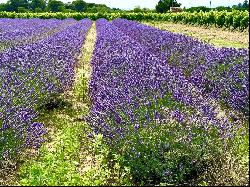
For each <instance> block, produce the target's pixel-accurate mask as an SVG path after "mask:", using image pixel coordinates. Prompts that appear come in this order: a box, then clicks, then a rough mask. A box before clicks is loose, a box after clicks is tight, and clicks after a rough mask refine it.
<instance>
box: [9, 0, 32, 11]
mask: <svg viewBox="0 0 250 187" xmlns="http://www.w3.org/2000/svg"><path fill="white" fill-rule="evenodd" d="M7 5H8V6H9V9H10V11H15V12H17V11H18V7H23V8H28V7H29V3H28V0H9V1H8V2H7Z"/></svg>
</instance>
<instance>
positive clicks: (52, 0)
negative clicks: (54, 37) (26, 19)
mask: <svg viewBox="0 0 250 187" xmlns="http://www.w3.org/2000/svg"><path fill="white" fill-rule="evenodd" d="M63 9H64V4H63V2H61V1H57V0H49V2H48V10H49V11H51V12H59V11H63Z"/></svg>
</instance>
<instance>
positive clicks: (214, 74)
mask: <svg viewBox="0 0 250 187" xmlns="http://www.w3.org/2000/svg"><path fill="white" fill-rule="evenodd" d="M112 23H113V24H114V25H115V26H117V27H118V28H119V29H120V30H121V31H122V32H124V33H125V34H126V35H128V36H130V37H131V38H133V39H134V40H136V41H137V42H139V43H140V44H141V45H143V46H145V47H147V48H148V49H149V50H150V51H151V52H152V53H154V54H156V55H157V56H158V57H159V58H163V59H167V61H168V63H169V65H171V66H174V67H178V68H179V69H180V70H181V71H182V73H183V74H184V75H185V77H186V78H188V79H189V80H190V81H191V82H192V83H193V84H194V85H196V86H197V87H198V88H199V89H200V90H202V92H203V93H204V94H206V95H209V96H210V97H213V98H215V99H217V100H219V102H222V103H223V105H226V106H227V107H230V108H231V109H234V110H237V111H240V112H243V113H244V114H245V116H249V70H248V69H249V50H248V49H234V48H216V47H214V46H211V45H209V44H206V43H203V42H200V41H198V40H197V39H193V38H191V37H188V36H185V35H180V34H174V33H171V32H168V31H162V30H160V29H156V28H154V27H150V26H146V25H143V24H140V23H138V22H135V21H129V20H125V19H116V20H114V21H113V22H112Z"/></svg>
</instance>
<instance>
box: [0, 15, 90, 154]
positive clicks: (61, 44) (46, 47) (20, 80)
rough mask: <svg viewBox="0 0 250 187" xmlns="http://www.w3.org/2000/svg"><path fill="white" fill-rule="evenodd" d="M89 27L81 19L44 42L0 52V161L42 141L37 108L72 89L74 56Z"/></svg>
mask: <svg viewBox="0 0 250 187" xmlns="http://www.w3.org/2000/svg"><path fill="white" fill-rule="evenodd" d="M38 22H39V21H38ZM67 22H68V21H66V24H68V23H67ZM70 22H71V23H72V21H70ZM31 23H32V21H31ZM62 24H63V23H62ZM91 24H92V22H91V20H89V19H84V20H81V21H79V22H75V24H71V25H70V26H68V27H66V28H65V29H63V30H61V31H59V32H57V33H55V34H53V35H51V36H49V37H48V38H47V39H43V40H40V41H37V42H34V43H31V44H28V45H21V46H18V47H13V48H9V49H7V50H6V51H4V52H3V53H0V74H1V76H0V119H1V120H0V127H1V128H0V158H1V159H4V158H6V157H9V156H11V155H13V154H14V153H16V152H18V151H20V150H21V149H22V148H24V147H29V146H32V147H39V146H40V144H41V142H43V138H42V136H43V135H44V134H45V133H46V129H45V127H44V125H43V124H40V123H37V122H35V118H36V116H37V114H38V113H37V112H38V111H37V109H38V108H39V107H40V106H41V105H43V104H46V102H48V101H49V99H50V98H51V97H54V96H55V95H58V94H60V93H62V92H63V91H65V90H67V89H69V88H70V87H71V86H72V83H73V78H74V67H75V66H76V63H77V61H76V60H77V56H78V55H79V54H80V51H81V46H82V44H83V42H84V39H85V36H86V33H87V31H88V30H89V28H90V26H91ZM52 25H53V24H52ZM58 26H60V25H58Z"/></svg>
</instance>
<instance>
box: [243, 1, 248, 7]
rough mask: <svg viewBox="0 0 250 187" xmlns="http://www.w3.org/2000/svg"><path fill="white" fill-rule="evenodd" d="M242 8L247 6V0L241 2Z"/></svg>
mask: <svg viewBox="0 0 250 187" xmlns="http://www.w3.org/2000/svg"><path fill="white" fill-rule="evenodd" d="M242 8H249V3H248V0H245V1H244V2H243V4H242Z"/></svg>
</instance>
